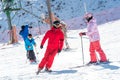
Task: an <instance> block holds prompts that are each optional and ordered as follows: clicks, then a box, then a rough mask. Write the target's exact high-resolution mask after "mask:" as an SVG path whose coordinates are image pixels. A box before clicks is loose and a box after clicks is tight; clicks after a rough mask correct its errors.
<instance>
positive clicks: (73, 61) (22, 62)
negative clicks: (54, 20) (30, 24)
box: [0, 20, 120, 80]
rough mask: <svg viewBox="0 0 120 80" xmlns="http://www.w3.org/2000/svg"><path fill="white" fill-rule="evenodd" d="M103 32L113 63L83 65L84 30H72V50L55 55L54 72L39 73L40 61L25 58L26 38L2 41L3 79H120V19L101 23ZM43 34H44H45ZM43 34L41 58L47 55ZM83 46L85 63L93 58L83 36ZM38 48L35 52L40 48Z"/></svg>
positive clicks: (103, 42) (104, 46) (0, 74)
mask: <svg viewBox="0 0 120 80" xmlns="http://www.w3.org/2000/svg"><path fill="white" fill-rule="evenodd" d="M98 28H99V31H100V36H101V46H102V49H103V50H104V52H105V53H106V55H107V58H108V59H109V60H110V61H112V63H110V64H104V65H96V66H84V67H80V68H75V67H77V66H82V65H83V57H82V48H81V38H80V36H79V35H78V34H79V32H81V31H86V29H82V30H69V31H68V42H69V44H70V47H71V50H70V51H66V52H65V51H62V52H61V53H59V55H56V57H55V59H54V62H53V65H52V67H51V69H52V70H53V72H52V73H40V74H39V75H36V74H35V72H36V71H37V68H38V64H30V63H29V62H28V61H27V59H26V51H25V48H24V42H23V41H19V44H13V45H4V46H3V44H2V43H1V44H0V80H119V79H120V57H119V56H120V35H119V34H120V31H119V30H120V20H117V21H112V22H109V23H106V24H102V25H99V26H98ZM43 35H44V34H43ZM43 35H39V36H36V37H35V38H36V39H35V41H36V42H37V51H38V52H39V54H38V55H36V56H37V59H38V60H39V62H40V61H41V59H42V58H43V56H44V53H45V50H46V44H47V42H46V44H45V45H44V48H43V49H40V48H39V46H40V42H41V40H42V38H43ZM83 50H84V60H85V63H88V62H89V61H90V57H89V56H90V55H89V39H88V38H87V37H86V36H84V37H83ZM37 51H35V52H37Z"/></svg>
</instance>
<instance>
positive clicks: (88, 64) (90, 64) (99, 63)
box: [70, 61, 112, 69]
mask: <svg viewBox="0 0 120 80" xmlns="http://www.w3.org/2000/svg"><path fill="white" fill-rule="evenodd" d="M109 63H112V62H111V61H107V62H96V63H87V64H84V65H80V66H75V67H71V68H70V69H73V68H81V67H87V66H97V65H102V64H103V65H104V64H109Z"/></svg>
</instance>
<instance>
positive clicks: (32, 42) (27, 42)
mask: <svg viewBox="0 0 120 80" xmlns="http://www.w3.org/2000/svg"><path fill="white" fill-rule="evenodd" d="M33 46H35V47H36V42H35V40H34V39H33V38H32V34H28V37H27V38H26V39H25V48H26V50H27V58H28V59H29V61H30V62H31V63H32V62H36V56H35V53H34V50H33Z"/></svg>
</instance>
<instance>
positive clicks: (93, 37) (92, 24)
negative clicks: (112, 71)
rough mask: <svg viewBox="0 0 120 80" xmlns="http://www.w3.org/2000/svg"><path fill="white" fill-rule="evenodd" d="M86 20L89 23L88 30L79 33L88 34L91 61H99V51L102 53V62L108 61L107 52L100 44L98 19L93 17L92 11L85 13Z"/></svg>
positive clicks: (81, 34)
mask: <svg viewBox="0 0 120 80" xmlns="http://www.w3.org/2000/svg"><path fill="white" fill-rule="evenodd" d="M85 20H86V23H87V32H80V33H79V35H80V36H83V35H87V36H88V37H89V39H90V48H89V51H90V59H91V61H90V62H89V63H96V62H97V55H96V52H95V51H97V52H98V53H99V55H100V62H106V61H107V58H106V55H105V53H104V52H103V50H102V48H101V45H100V35H99V31H98V28H97V23H96V19H95V18H94V17H93V15H92V14H91V13H88V14H86V15H85Z"/></svg>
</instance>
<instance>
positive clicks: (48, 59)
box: [38, 48, 58, 69]
mask: <svg viewBox="0 0 120 80" xmlns="http://www.w3.org/2000/svg"><path fill="white" fill-rule="evenodd" d="M57 51H58V50H57V49H48V48H47V50H46V52H45V54H44V57H43V59H42V61H41V62H40V64H39V66H38V68H40V69H43V68H44V67H46V68H48V69H50V68H51V66H52V63H53V60H54V57H55V55H56V54H57Z"/></svg>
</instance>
